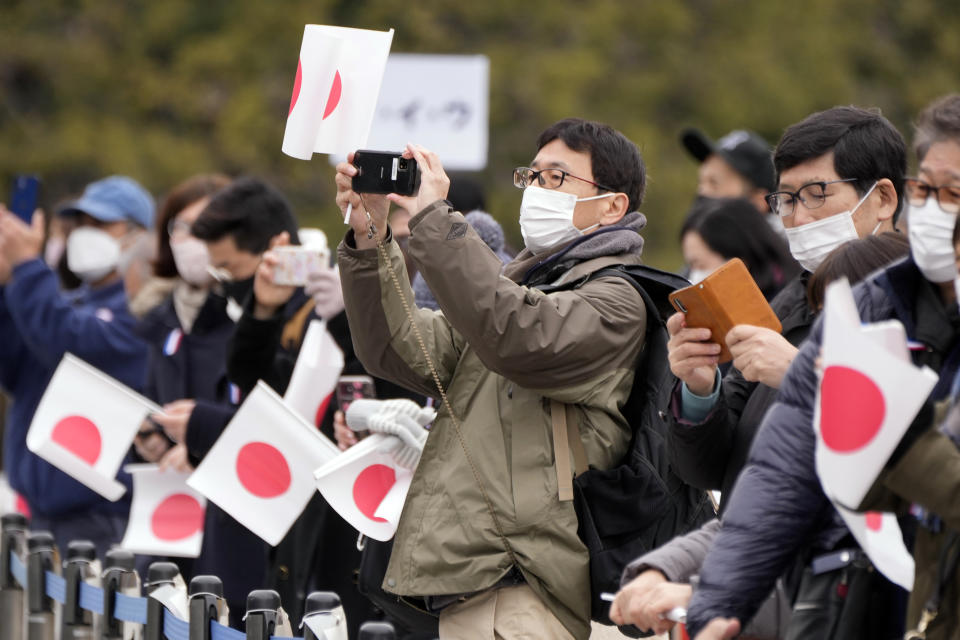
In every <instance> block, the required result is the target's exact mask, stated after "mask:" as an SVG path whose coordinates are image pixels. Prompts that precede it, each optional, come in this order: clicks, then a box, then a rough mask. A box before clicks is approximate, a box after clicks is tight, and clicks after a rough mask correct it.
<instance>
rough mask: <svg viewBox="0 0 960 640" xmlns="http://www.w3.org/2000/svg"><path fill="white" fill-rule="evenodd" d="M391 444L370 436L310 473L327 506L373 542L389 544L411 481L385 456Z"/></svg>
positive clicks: (387, 438)
mask: <svg viewBox="0 0 960 640" xmlns="http://www.w3.org/2000/svg"><path fill="white" fill-rule="evenodd" d="M393 440H394V438H393V437H392V436H384V435H381V434H374V435H371V436H369V437H367V438H364V439H363V440H361V441H360V442H359V443H358V444H356V445H354V446H352V447H350V448H349V449H347V450H346V451H344V452H343V453H341V454H340V455H339V456H338V457H337V458H336V459H335V460H333V461H332V462H328V463H327V464H326V465H324V466H323V467H321V468H319V469H317V470H316V471H315V472H314V477H315V478H316V481H317V489H318V490H319V491H320V493H321V494H323V497H324V499H326V501H327V502H328V503H329V504H330V506H331V507H333V508H334V509H335V510H336V512H337V513H339V514H340V517H342V518H343V519H344V520H346V521H347V522H349V523H350V524H351V525H352V526H353V527H354V528H355V529H356V530H357V531H359V532H360V533H362V534H364V535H365V536H368V537H370V538H373V539H374V540H389V539H390V538H392V537H393V534H394V533H396V531H397V523H398V522H400V513H401V511H403V503H404V501H405V500H406V497H407V490H408V489H409V488H410V481H411V480H412V479H413V471H411V470H409V469H404V468H403V467H400V466H398V465H397V464H396V463H395V462H394V460H393V457H392V456H391V455H390V454H389V453H386V452H385V451H386V450H387V449H388V448H389V447H391V446H392V445H394V444H395V442H394V441H393Z"/></svg>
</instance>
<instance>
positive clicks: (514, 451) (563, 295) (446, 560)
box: [339, 201, 646, 638]
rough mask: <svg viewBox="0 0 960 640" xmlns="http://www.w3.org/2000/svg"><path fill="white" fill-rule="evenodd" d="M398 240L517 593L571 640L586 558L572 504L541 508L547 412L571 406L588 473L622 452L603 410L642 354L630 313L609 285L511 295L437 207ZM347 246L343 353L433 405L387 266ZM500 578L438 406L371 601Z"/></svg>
mask: <svg viewBox="0 0 960 640" xmlns="http://www.w3.org/2000/svg"><path fill="white" fill-rule="evenodd" d="M410 229H411V233H412V235H411V238H410V254H411V256H412V258H413V260H414V262H415V263H416V265H417V266H418V267H419V269H420V270H421V272H422V273H423V274H424V277H425V279H426V281H427V283H428V284H429V286H430V288H431V290H432V292H433V294H434V295H435V296H436V298H437V300H438V302H439V303H440V306H441V308H442V309H444V311H445V313H441V312H435V311H428V310H420V309H416V308H415V307H412V300H413V292H412V290H411V288H410V286H409V284H408V282H409V281H408V278H407V275H406V271H405V268H404V261H403V257H402V255H401V253H400V250H399V248H398V247H397V245H396V243H394V242H392V240H390V239H388V241H387V243H386V248H387V251H388V253H389V257H390V262H391V264H392V266H393V269H394V271H395V272H396V275H397V279H398V281H399V283H400V284H401V286H402V290H403V295H404V296H405V298H406V299H407V300H408V301H409V302H410V303H411V309H412V310H413V313H414V321H415V322H416V324H417V326H418V327H419V329H420V332H421V334H422V336H423V339H424V341H425V343H426V347H427V349H428V350H429V352H430V355H431V357H432V359H433V361H434V363H435V365H436V367H437V370H438V374H439V377H440V380H441V382H442V384H443V386H444V387H445V388H446V390H447V393H448V396H449V399H450V403H451V405H452V407H453V411H454V413H455V414H456V415H457V417H458V418H459V421H460V423H461V425H462V430H463V435H464V438H465V440H466V446H467V448H468V450H469V452H470V455H471V456H472V458H473V461H474V462H475V464H476V466H477V471H478V473H479V475H480V476H481V478H482V481H483V483H484V485H485V487H486V491H487V493H488V494H489V496H490V499H491V501H492V503H493V506H494V509H495V510H496V512H497V514H498V516H499V520H500V522H501V524H502V526H503V529H504V533H505V535H506V537H507V538H508V539H509V541H510V544H511V546H512V547H513V549H514V551H515V553H516V555H517V558H518V561H519V565H520V567H519V568H520V570H521V571H522V573H523V576H524V578H525V579H526V581H527V583H528V584H529V585H530V586H531V587H532V588H533V589H534V591H535V592H536V593H537V594H538V595H539V596H540V597H541V598H543V599H544V601H545V602H546V603H547V606H548V607H549V608H550V609H551V610H552V611H553V613H554V614H555V615H556V616H557V617H558V618H559V619H560V620H561V622H562V623H563V624H564V626H565V627H566V628H567V629H569V630H570V632H571V633H572V634H573V635H574V636H575V637H577V638H586V637H588V636H589V633H590V620H589V618H590V605H589V588H590V587H589V575H588V557H587V552H586V548H585V547H584V545H583V544H582V543H581V541H580V539H579V538H578V537H577V517H576V513H575V512H574V508H573V503H572V502H560V501H559V499H558V496H557V472H556V469H555V466H554V457H553V456H554V454H553V440H552V437H551V420H550V410H549V407H550V403H549V399H556V400H559V401H560V402H564V403H569V404H571V405H574V407H575V412H576V415H577V416H579V424H578V425H574V426H578V427H579V430H580V435H581V438H582V440H583V443H584V447H585V449H586V451H587V457H588V459H589V462H590V463H591V464H592V465H593V466H596V467H598V468H609V467H611V466H613V465H614V464H615V463H617V462H619V460H620V459H621V458H622V456H623V455H624V453H625V452H626V448H627V446H628V444H629V440H630V430H629V428H628V426H627V424H626V423H625V421H624V419H623V417H622V416H621V414H620V412H619V407H620V405H622V404H623V403H624V402H625V401H626V398H627V395H628V394H629V391H630V387H631V385H632V382H633V370H634V366H635V364H636V362H637V358H638V355H639V353H640V348H641V346H642V343H643V337H644V329H645V320H646V317H645V309H644V306H643V301H642V300H641V298H640V296H639V294H638V293H637V292H636V291H635V290H634V289H633V287H632V286H631V285H630V284H629V283H627V282H626V281H624V280H622V279H620V278H615V277H614V278H601V279H597V280H594V281H591V282H589V283H587V284H586V285H584V286H582V287H580V288H578V289H576V290H571V291H563V292H557V293H553V294H549V295H547V294H544V293H542V292H541V291H538V290H535V289H531V288H527V287H525V286H521V285H519V284H517V283H516V282H515V281H513V280H511V279H510V278H509V277H506V276H505V275H504V276H502V275H501V273H500V272H501V263H500V260H499V259H498V258H497V256H496V255H495V254H494V253H493V252H491V251H490V250H489V249H488V248H487V247H486V245H484V243H483V241H482V240H481V239H480V238H479V236H477V234H476V233H475V232H474V231H473V229H471V228H469V227H468V226H467V225H466V223H465V222H464V218H463V216H462V215H460V214H459V213H456V212H454V211H453V210H452V209H451V208H450V207H449V206H448V205H446V203H444V202H442V201H441V202H437V203H434V204H433V205H431V206H429V207H427V208H426V209H424V210H423V211H421V212H420V213H419V214H418V215H417V216H415V217H414V218H413V219H412V220H411V222H410ZM352 244H353V243H352V232H351V234H348V236H347V238H346V239H345V241H344V242H343V243H342V244H341V245H340V249H339V264H340V270H341V279H342V284H343V291H344V299H345V303H346V309H347V315H348V318H349V321H350V327H351V332H352V334H353V340H354V344H355V346H356V350H357V355H358V356H359V357H360V360H361V361H362V362H363V364H364V366H365V367H366V368H367V369H368V370H369V371H370V372H371V373H372V374H373V375H376V376H381V377H384V378H387V379H390V380H393V381H395V382H397V383H399V384H401V385H404V386H406V387H409V388H410V389H413V390H416V391H419V392H422V393H425V394H429V395H433V396H436V395H437V391H436V388H435V386H434V383H433V379H432V376H431V373H430V370H429V368H428V366H427V364H426V361H425V358H424V355H423V353H422V350H421V348H420V346H419V344H418V340H417V338H416V336H415V334H414V331H413V330H412V327H411V323H410V321H409V319H408V317H407V313H406V312H405V311H404V308H403V305H402V304H401V301H400V298H399V297H398V295H397V291H396V289H395V285H394V282H393V280H392V279H391V276H390V273H389V271H388V269H387V268H386V267H385V265H382V264H379V261H378V259H377V256H378V254H377V250H375V249H374V250H368V251H358V250H357V249H355V248H353V247H352V246H351V245H352ZM525 257H526V258H527V259H526V260H524V258H525ZM542 258H544V256H541V257H540V259H542ZM639 261H640V260H639V252H637V253H634V254H627V255H618V256H606V257H596V258H593V259H590V260H587V261H585V262H581V263H579V264H576V266H573V268H571V269H569V270H568V271H567V272H566V273H565V275H564V277H563V279H564V280H566V279H568V278H569V279H576V278H579V277H582V276H585V275H587V274H589V273H592V272H594V271H596V270H597V269H600V268H603V267H605V266H609V265H610V264H617V263H638V262H639ZM537 262H538V259H537V258H533V257H532V256H530V254H529V252H526V251H525V252H524V253H522V254H521V255H520V256H518V258H517V260H515V261H514V262H513V263H511V265H509V266H508V267H507V270H506V272H505V273H506V274H508V275H510V276H511V277H514V278H516V279H517V280H519V279H520V278H521V277H522V275H523V272H525V271H526V266H527V263H529V264H531V265H532V264H536V263H537ZM510 567H511V560H510V558H509V556H508V554H507V552H506V551H505V545H504V543H503V541H502V540H501V539H500V537H499V535H498V533H497V531H496V528H495V527H494V524H493V520H492V518H491V516H490V514H489V510H488V508H487V506H486V503H485V502H484V499H483V497H482V495H481V493H480V490H479V488H478V485H477V480H476V479H475V476H474V474H473V472H472V471H471V469H470V466H469V464H468V462H467V460H466V458H465V455H464V450H463V447H462V445H461V443H460V441H459V440H458V437H457V434H456V430H455V428H454V425H453V423H452V421H451V419H450V416H449V413H448V412H447V410H446V409H445V408H444V407H443V406H440V407H439V415H438V418H437V420H436V422H435V423H434V426H433V428H432V430H431V432H430V436H429V438H428V439H427V443H426V446H425V447H424V451H423V456H422V458H421V460H420V464H419V466H418V468H417V471H416V474H415V476H414V478H413V483H412V485H411V487H410V492H409V494H408V497H407V501H406V505H405V507H404V510H403V515H402V518H401V521H400V526H399V528H398V530H397V535H396V538H395V542H394V548H393V555H392V557H391V560H390V565H389V567H388V570H387V574H386V579H385V581H384V589H386V590H388V591H390V592H392V593H396V594H399V595H417V596H425V595H432V596H438V595H450V594H464V593H471V592H476V591H480V590H483V589H487V588H489V587H491V586H493V585H494V584H495V583H496V582H497V581H499V580H500V579H501V578H503V577H504V576H505V574H506V573H507V572H508V571H509V569H510Z"/></svg>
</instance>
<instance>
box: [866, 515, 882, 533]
mask: <svg viewBox="0 0 960 640" xmlns="http://www.w3.org/2000/svg"><path fill="white" fill-rule="evenodd" d="M866 520H867V529H870V531H880V529H881V528H882V527H883V514H882V513H880V512H879V511H867V517H866Z"/></svg>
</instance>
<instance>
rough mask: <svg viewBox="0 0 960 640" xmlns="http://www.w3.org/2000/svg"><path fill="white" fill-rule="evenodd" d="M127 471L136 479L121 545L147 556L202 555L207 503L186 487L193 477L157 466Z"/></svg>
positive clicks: (132, 467)
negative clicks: (201, 548)
mask: <svg viewBox="0 0 960 640" xmlns="http://www.w3.org/2000/svg"><path fill="white" fill-rule="evenodd" d="M124 471H127V472H128V473H130V474H131V475H132V476H133V504H131V505H130V518H129V520H128V522H127V532H126V534H125V535H124V536H123V541H122V542H121V543H120V546H121V547H122V548H124V549H128V550H130V551H133V552H134V553H142V554H146V555H155V556H182V557H185V558H196V557H197V556H198V555H200V544H201V543H202V542H203V515H204V511H205V510H206V507H207V500H206V498H204V497H203V496H202V495H200V494H199V493H197V492H196V491H194V490H193V489H191V488H190V487H188V486H187V478H188V477H190V474H189V473H182V472H180V471H174V470H172V469H166V470H164V471H161V470H160V468H159V467H158V466H157V465H155V464H128V465H127V466H125V467H124Z"/></svg>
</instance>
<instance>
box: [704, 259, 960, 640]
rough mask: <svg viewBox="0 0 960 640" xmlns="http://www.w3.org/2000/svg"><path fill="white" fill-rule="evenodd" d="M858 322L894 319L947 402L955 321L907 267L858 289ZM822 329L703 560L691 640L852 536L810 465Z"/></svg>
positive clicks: (783, 392)
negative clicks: (934, 374) (793, 566)
mask: <svg viewBox="0 0 960 640" xmlns="http://www.w3.org/2000/svg"><path fill="white" fill-rule="evenodd" d="M854 296H855V298H856V301H857V307H858V310H859V312H860V318H861V319H862V320H863V321H864V322H878V321H881V320H889V319H896V320H899V321H900V322H901V323H903V325H904V328H905V329H906V332H907V336H908V338H909V339H910V340H913V341H915V342H918V343H920V344H922V345H923V348H922V349H919V350H914V351H912V355H913V360H914V362H915V363H916V364H925V365H928V366H930V367H931V368H933V369H934V370H936V371H939V373H940V383H939V384H938V385H937V386H936V387H935V388H934V390H933V392H932V393H931V398H933V399H934V400H937V399H940V398H942V397H944V396H945V395H946V394H947V392H948V391H949V386H950V381H951V380H952V379H953V377H954V375H955V374H956V371H957V364H958V360H960V349H958V348H957V346H958V341H957V339H956V338H957V336H958V335H960V316H958V314H957V310H956V308H955V307H953V306H951V307H950V308H945V307H944V305H943V302H942V301H941V299H940V296H939V294H938V292H937V291H936V290H935V288H934V285H932V284H930V283H929V282H928V281H927V280H926V279H925V278H924V277H923V274H922V273H921V272H920V270H919V269H918V268H917V266H916V264H915V263H914V262H913V259H912V258H909V257H908V258H904V259H903V260H900V261H898V262H895V263H893V264H891V265H890V266H888V267H886V268H885V269H883V270H882V271H879V272H878V273H877V274H875V275H873V276H871V277H870V278H869V279H867V280H866V281H864V282H862V283H861V284H859V285H858V286H857V287H856V288H855V289H854ZM822 325H823V321H822V319H820V320H817V322H816V323H815V324H814V327H813V330H812V331H811V333H810V337H809V339H808V340H807V341H806V342H805V343H804V344H803V346H802V347H801V348H800V352H799V353H798V354H797V357H796V358H795V359H794V361H793V363H792V364H791V365H790V369H789V370H788V371H787V374H786V376H785V377H784V380H783V384H782V385H781V386H780V393H779V395H778V396H777V400H776V402H775V403H774V404H773V406H772V407H771V409H770V411H769V413H767V416H766V418H765V419H764V421H763V424H762V425H761V427H760V430H759V432H758V433H757V437H756V439H755V441H754V444H753V448H752V449H751V451H750V456H749V459H748V462H747V466H746V468H745V469H744V470H743V473H742V474H741V475H740V478H739V479H738V481H737V484H736V487H735V489H734V491H733V496H731V498H730V502H729V505H728V507H727V510H726V513H725V516H724V519H723V528H722V529H721V531H720V534H719V536H718V537H717V539H716V540H715V542H714V546H713V548H712V549H711V551H710V553H709V554H708V555H707V558H706V561H705V562H704V564H703V567H702V569H701V573H700V585H699V587H698V588H697V590H696V592H695V593H694V596H693V599H692V600H691V601H690V606H689V609H688V612H687V623H688V628H689V630H690V634H691V637H692V636H693V635H695V634H696V633H698V632H699V631H700V630H701V629H702V628H703V627H704V626H705V625H706V624H707V623H708V622H709V621H710V620H711V619H712V618H714V617H735V618H738V619H739V620H740V621H741V622H744V623H745V622H746V621H748V620H749V619H750V618H751V617H752V616H753V614H754V613H755V612H756V610H757V607H758V606H759V605H760V604H761V603H762V601H763V599H764V598H765V597H766V595H767V594H768V593H770V590H771V589H772V588H773V585H774V582H775V581H776V579H777V578H778V577H779V576H780V575H781V574H782V573H783V572H784V570H785V569H787V567H788V566H789V565H790V563H791V562H792V561H793V560H794V559H795V558H796V557H797V556H798V554H800V553H801V552H803V551H807V550H829V549H831V548H833V547H834V546H835V545H836V544H837V543H838V542H839V541H840V540H841V539H843V538H845V537H846V536H847V534H848V532H847V530H846V527H845V526H843V523H842V521H841V520H840V516H839V514H837V513H836V511H835V510H834V509H833V507H832V506H831V504H830V502H829V500H827V498H826V496H825V495H824V493H823V490H822V488H821V487H820V480H819V479H818V478H817V473H816V467H815V464H814V450H815V447H816V435H815V433H814V430H813V426H812V425H813V411H814V403H815V398H816V394H817V383H818V381H817V375H816V373H815V371H814V366H813V363H814V360H815V359H816V357H817V356H818V354H819V352H820V343H821V337H822Z"/></svg>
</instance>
